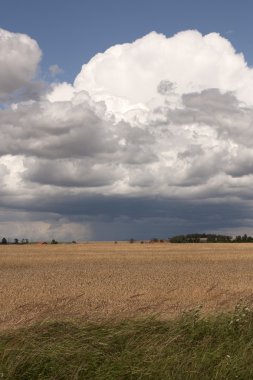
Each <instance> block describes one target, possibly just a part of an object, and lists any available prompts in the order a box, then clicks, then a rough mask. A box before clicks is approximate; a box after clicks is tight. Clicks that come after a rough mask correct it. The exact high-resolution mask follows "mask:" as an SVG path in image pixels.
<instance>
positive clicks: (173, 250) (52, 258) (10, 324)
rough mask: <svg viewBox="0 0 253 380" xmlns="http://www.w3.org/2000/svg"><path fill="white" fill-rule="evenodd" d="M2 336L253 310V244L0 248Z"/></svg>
mask: <svg viewBox="0 0 253 380" xmlns="http://www.w3.org/2000/svg"><path fill="white" fill-rule="evenodd" d="M0 290H1V293H0V329H2V330H3V329H9V328H15V327H19V326H25V325H29V324H32V323H34V322H37V321H42V320H43V321H44V320H62V319H75V320H84V321H94V322H96V321H101V320H104V319H112V320H114V319H117V320H118V319H121V318H128V317H142V316H146V315H153V314H156V315H157V316H159V317H160V318H171V317H174V316H176V315H177V314H179V313H181V312H182V311H185V310H189V309H191V308H195V307H198V306H200V305H201V306H202V307H203V312H204V313H215V312H217V311H219V312H220V311H225V310H229V309H231V308H233V307H234V306H235V305H236V304H237V303H238V302H239V301H240V300H243V302H245V303H247V304H251V303H252V302H253V244H250V243H248V244H247V243H246V244H169V243H159V244H148V243H147V244H140V243H134V244H129V243H118V244H113V243H88V244H72V245H67V244H66V245H65V244H59V245H18V246H17V245H7V246H4V245H2V246H0Z"/></svg>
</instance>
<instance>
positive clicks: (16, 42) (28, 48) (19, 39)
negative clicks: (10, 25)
mask: <svg viewBox="0 0 253 380" xmlns="http://www.w3.org/2000/svg"><path fill="white" fill-rule="evenodd" d="M41 55H42V53H41V50H40V48H39V46H38V44H37V42H36V41H35V40H33V39H32V38H31V37H29V36H28V35H26V34H20V33H11V32H9V31H7V30H4V29H0V97H2V98H4V97H6V96H8V95H10V94H11V93H12V92H14V91H16V90H18V89H20V88H21V87H22V86H25V85H27V84H29V83H30V81H31V80H32V79H33V78H34V76H35V74H36V71H37V68H38V64H39V62H40V59H41Z"/></svg>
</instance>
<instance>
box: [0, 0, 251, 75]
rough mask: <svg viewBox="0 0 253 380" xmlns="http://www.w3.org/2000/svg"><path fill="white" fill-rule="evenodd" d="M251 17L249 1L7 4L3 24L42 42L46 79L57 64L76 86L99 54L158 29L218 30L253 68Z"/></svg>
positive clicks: (0, 17)
mask: <svg viewBox="0 0 253 380" xmlns="http://www.w3.org/2000/svg"><path fill="white" fill-rule="evenodd" d="M252 14H253V2H252V1H250V0H243V1H241V2H240V1H237V0H220V1H218V0H212V1H210V0H193V1H189V0H177V1H174V0H173V1H171V0H156V1H150V0H136V1H126V0H106V1H102V0H92V1H90V0H72V1H68V0H67V1H62V0H52V1H49V0H44V1H38V0H22V1H20V0H8V1H6V0H3V1H1V12H0V25H1V27H2V28H5V29H7V30H10V31H13V32H22V33H26V34H28V35H29V36H31V37H33V38H35V39H36V40H37V42H38V44H39V46H40V47H41V49H42V51H43V60H42V63H41V67H42V75H44V76H45V75H46V72H47V69H48V67H49V66H50V65H53V64H58V65H59V66H60V67H62V68H63V70H64V73H63V74H62V75H61V77H60V78H61V79H62V80H66V81H70V82H72V81H73V79H74V78H75V76H76V75H77V73H78V72H79V71H80V68H81V65H82V64H83V63H86V62H87V61H88V60H89V59H90V58H92V57H93V56H94V55H95V54H96V53H97V52H103V51H104V50H106V49H107V48H109V47H110V46H112V45H115V44H118V43H124V42H132V41H134V40H135V39H136V38H139V37H142V36H143V35H145V34H147V33H149V32H151V31H153V30H155V31H157V32H161V33H164V34H165V35H167V36H171V35H173V34H175V33H176V32H178V31H181V30H187V29H197V30H199V31H200V32H201V33H203V34H206V33H210V32H218V33H220V34H221V35H223V36H225V37H227V38H228V39H229V40H230V41H231V42H232V44H233V45H234V47H235V48H236V50H237V51H239V52H243V54H244V55H245V58H246V61H247V62H248V64H249V65H253V44H252V39H251V36H252V34H253V23H252Z"/></svg>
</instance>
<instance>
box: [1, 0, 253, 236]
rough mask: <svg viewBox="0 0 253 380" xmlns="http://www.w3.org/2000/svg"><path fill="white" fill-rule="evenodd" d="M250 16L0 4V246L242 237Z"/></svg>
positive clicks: (164, 5) (252, 91) (202, 4)
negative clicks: (25, 241) (197, 235)
mask: <svg viewBox="0 0 253 380" xmlns="http://www.w3.org/2000/svg"><path fill="white" fill-rule="evenodd" d="M252 14H253V3H252V1H249V0H244V1H242V2H238V1H233V0H232V1H231V0H230V1H228V0H224V1H217V0H213V1H207V0H201V1H200V0H197V1H189V0H188V1H186V0H181V1H180V0H178V1H165V0H158V1H148V0H145V1H144V0H136V1H135V2H133V1H131V2H130V1H122V0H117V1H116V0H108V1H98V0H93V1H81V0H73V1H63V0H61V1H60V0H53V1H47V0H46V1H43V2H42V1H35V0H22V1H20V0H8V1H4V0H3V1H2V2H1V11H0V127H1V128H0V179H1V188H0V236H1V234H2V235H6V236H10V231H12V235H13V236H12V237H13V238H14V237H16V238H20V239H22V238H23V237H28V238H30V239H40V240H49V239H52V238H55V239H58V240H73V239H74V240H86V239H87V240H91V239H98V240H120V239H123V240H124V239H129V238H131V237H134V238H137V239H138V238H139V239H148V238H152V237H155V236H158V237H161V238H166V237H167V236H171V235H175V234H181V233H191V232H220V233H227V234H231V235H236V234H238V233H245V232H246V233H248V234H250V235H253V195H252V188H253V153H252V152H253V128H252V126H253V68H252V67H253V44H252V35H253V23H252ZM152 31H154V32H153V33H151V32H152ZM183 31H184V32H183ZM20 33H22V34H20ZM161 33H162V34H161ZM125 43H128V44H127V45H126V44H125ZM97 53H101V54H100V55H96V54H97ZM239 53H243V55H244V56H243V55H241V54H239ZM83 64H87V65H86V67H85V68H84V69H82V65H83ZM53 65H58V66H59V68H61V69H62V70H63V72H58V73H55V75H52V73H51V72H50V70H49V69H50V67H51V71H52V66H53ZM54 70H55V71H56V72H57V67H56V68H55V67H54Z"/></svg>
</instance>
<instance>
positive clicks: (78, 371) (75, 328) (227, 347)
mask: <svg viewBox="0 0 253 380" xmlns="http://www.w3.org/2000/svg"><path fill="white" fill-rule="evenodd" d="M1 377H2V379H8V380H28V379H32V380H35V379H43V380H49V379H50V380H58V379H59V380H60V379H66V380H70V379H92V380H96V379H101V380H102V379H103V380H104V379H107V380H114V379H115V380H116V379H117V380H120V379H122V380H123V379H124V380H126V379H129V380H130V379H131V380H134V379H154V380H166V379H173V380H186V379H199V380H205V379H208V380H210V379H224V380H225V379H226V380H232V379H241V380H250V379H253V312H252V311H251V310H249V309H248V308H247V307H243V306H238V307H237V308H236V309H235V311H234V312H233V313H227V314H220V315H217V316H214V317H201V315H200V311H199V310H193V311H191V312H189V313H187V314H184V315H182V316H181V317H180V318H177V319H174V320H166V321H159V320H158V319H156V318H149V319H145V320H137V321H136V320H127V321H123V322H121V323H117V324H116V323H112V322H111V323H109V322H108V323H103V324H99V325H98V324H97V325H91V324H86V325H85V324H83V325H77V324H75V323H70V322H62V323H59V322H51V323H43V324H38V325H36V326H32V327H28V328H23V329H19V330H13V331H10V332H6V333H1V335H0V379H1Z"/></svg>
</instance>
